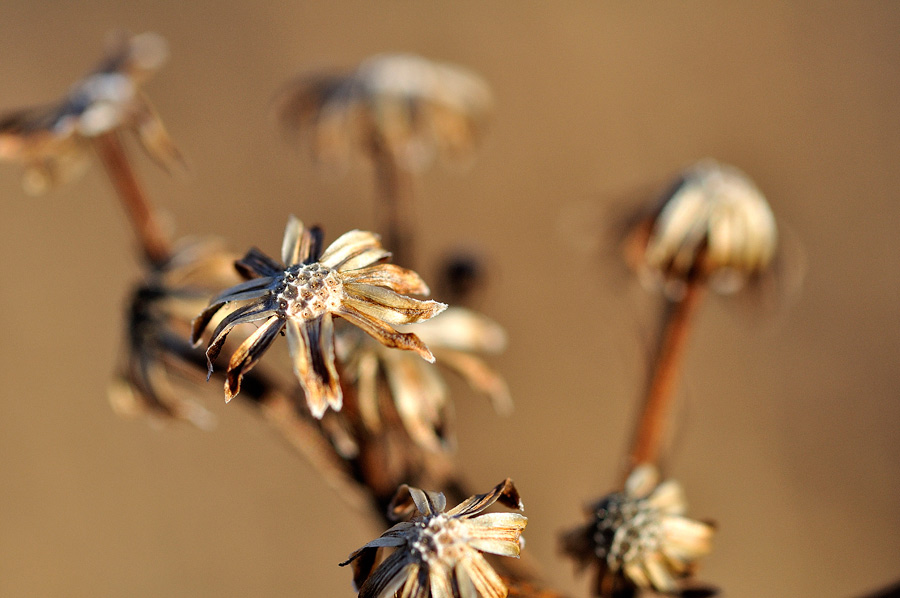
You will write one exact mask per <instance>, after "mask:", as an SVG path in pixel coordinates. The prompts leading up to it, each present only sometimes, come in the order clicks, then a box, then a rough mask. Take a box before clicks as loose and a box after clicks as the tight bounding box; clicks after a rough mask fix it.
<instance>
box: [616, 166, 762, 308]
mask: <svg viewBox="0 0 900 598" xmlns="http://www.w3.org/2000/svg"><path fill="white" fill-rule="evenodd" d="M777 237H778V233H777V227H776V225H775V218H774V216H773V215H772V211H771V209H770V208H769V205H768V203H767V202H766V199H765V197H763V195H762V193H761V192H760V191H759V189H757V187H756V186H755V185H754V184H753V182H752V181H750V179H749V178H747V176H746V175H744V174H743V173H741V172H740V171H739V170H737V169H736V168H733V167H730V166H725V165H721V164H718V163H716V162H713V161H711V160H707V161H703V162H700V163H698V164H697V165H695V166H693V167H691V168H689V169H688V170H687V171H685V172H684V174H683V175H682V176H681V178H680V179H679V180H678V182H677V183H676V184H675V185H674V186H673V188H672V189H671V190H670V191H669V192H668V193H666V194H665V195H664V196H663V198H662V201H661V202H660V204H659V206H658V207H657V209H656V210H655V212H654V213H653V214H651V216H650V217H649V218H645V219H643V220H641V221H640V222H639V223H638V225H637V226H636V227H635V228H634V230H633V232H632V234H631V235H630V236H629V238H628V240H627V244H626V257H627V258H628V261H629V263H630V264H631V265H632V267H633V268H634V269H635V270H637V272H638V273H639V275H640V276H641V278H642V280H644V281H645V282H647V283H649V284H651V285H653V286H661V287H662V288H663V290H664V292H665V293H666V295H667V296H668V297H669V298H671V299H678V298H680V297H681V295H682V294H683V293H684V289H685V288H686V286H687V285H688V284H692V283H708V284H709V285H710V286H711V287H712V288H713V289H714V290H716V291H718V292H720V293H723V294H730V293H733V292H735V291H737V290H739V289H741V288H742V287H743V286H744V285H745V283H747V281H749V280H751V279H754V278H756V277H758V276H759V275H760V274H762V273H763V272H764V271H765V270H766V268H768V267H769V265H770V264H771V262H772V259H773V258H774V256H775V250H776V245H777Z"/></svg>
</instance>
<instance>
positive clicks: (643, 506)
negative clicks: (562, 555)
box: [563, 465, 715, 596]
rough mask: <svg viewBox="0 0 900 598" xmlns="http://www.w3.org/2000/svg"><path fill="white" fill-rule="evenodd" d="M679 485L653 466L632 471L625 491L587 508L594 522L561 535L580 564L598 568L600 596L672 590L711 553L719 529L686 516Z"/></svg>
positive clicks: (643, 466) (570, 554) (567, 548)
mask: <svg viewBox="0 0 900 598" xmlns="http://www.w3.org/2000/svg"><path fill="white" fill-rule="evenodd" d="M685 511H686V503H685V499H684V492H683V491H682V489H681V485H680V484H679V483H678V482H676V481H674V480H667V481H665V482H663V483H661V484H660V483H659V474H658V472H657V471H656V468H654V467H653V466H651V465H641V466H639V467H637V468H636V469H635V470H634V471H632V472H631V475H629V476H628V480H627V481H626V482H625V489H624V491H622V492H614V493H612V494H609V495H607V496H604V497H603V498H601V499H600V500H598V501H596V502H595V503H594V504H592V505H591V506H590V508H589V511H588V516H589V517H590V518H591V521H590V522H589V523H588V524H587V525H585V526H583V527H579V528H577V529H575V530H572V531H571V532H569V533H567V534H566V535H565V536H563V550H564V551H565V552H566V554H567V555H568V556H570V557H571V558H572V559H574V560H575V561H576V563H578V565H579V566H580V568H582V569H584V568H586V567H592V568H595V569H596V572H595V573H596V583H595V586H594V591H595V593H596V595H597V596H622V595H629V594H631V593H633V591H634V589H635V588H640V589H644V590H649V589H653V590H656V591H658V592H664V593H668V594H674V593H678V592H679V591H680V589H681V588H680V585H679V580H681V579H682V578H684V577H686V576H687V575H688V574H690V573H692V572H693V569H694V563H695V561H697V559H699V558H700V557H702V556H705V555H706V554H708V553H709V551H710V549H711V539H712V535H713V532H714V530H715V528H714V527H713V526H712V525H711V524H710V523H706V522H702V521H697V520H694V519H689V518H688V517H685V515H684V513H685Z"/></svg>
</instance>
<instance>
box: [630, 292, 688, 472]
mask: <svg viewBox="0 0 900 598" xmlns="http://www.w3.org/2000/svg"><path fill="white" fill-rule="evenodd" d="M703 291H704V287H703V284H702V283H700V282H689V283H688V285H687V288H686V290H685V294H684V296H683V297H682V298H681V299H680V300H678V301H667V303H666V310H665V313H664V315H663V327H662V331H661V334H660V338H659V344H658V351H657V353H656V359H655V360H654V366H653V368H654V369H653V373H652V374H651V377H650V382H649V384H648V386H647V391H646V394H645V399H644V406H643V410H642V412H641V415H640V418H639V419H638V424H637V427H636V430H635V435H634V440H633V441H632V444H631V447H632V448H631V454H630V455H629V459H628V468H627V470H626V472H625V477H627V476H628V473H630V472H631V470H632V469H634V467H636V466H637V465H640V464H642V463H656V462H657V461H658V459H659V454H660V449H661V446H662V441H663V434H664V431H665V424H666V421H667V420H668V416H669V412H670V407H671V403H672V398H673V397H674V396H675V389H676V387H677V382H678V374H679V370H680V368H681V363H682V359H683V357H684V350H685V347H686V345H687V337H688V333H689V332H690V327H691V322H692V317H693V315H694V313H695V312H696V310H697V307H698V306H699V304H700V301H701V300H702V298H703Z"/></svg>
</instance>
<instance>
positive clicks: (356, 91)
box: [279, 54, 493, 171]
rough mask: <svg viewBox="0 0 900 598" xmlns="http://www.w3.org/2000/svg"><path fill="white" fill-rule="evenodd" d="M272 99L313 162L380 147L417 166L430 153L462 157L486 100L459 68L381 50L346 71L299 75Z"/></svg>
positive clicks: (481, 121) (484, 114)
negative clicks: (302, 135) (299, 135)
mask: <svg viewBox="0 0 900 598" xmlns="http://www.w3.org/2000/svg"><path fill="white" fill-rule="evenodd" d="M279 103H280V110H279V112H280V116H281V119H282V121H283V122H284V124H285V126H286V127H287V128H288V129H290V130H293V131H298V132H303V133H306V134H307V135H308V137H309V140H310V146H311V148H312V152H313V155H314V156H315V157H316V158H317V159H320V160H322V161H325V162H329V163H333V164H338V165H346V164H347V163H348V162H349V161H350V158H352V157H356V156H363V157H372V153H373V152H377V151H387V152H388V153H389V154H390V155H391V156H392V157H393V159H394V160H395V161H396V163H397V164H399V165H400V166H401V167H403V168H405V169H406V170H408V171H419V170H422V169H423V168H424V167H426V166H428V165H429V164H430V163H431V162H432V160H433V158H434V156H435V155H437V154H441V155H442V156H444V157H446V158H450V159H459V158H462V157H465V156H467V155H469V154H470V153H471V151H472V149H473V148H474V146H475V145H476V144H477V143H478V141H479V140H480V137H481V134H482V132H483V130H484V128H485V124H486V121H487V119H488V116H489V113H490V111H491V108H492V103H493V100H492V97H491V92H490V89H489V88H488V86H487V84H486V83H485V82H484V81H483V80H482V79H481V78H480V77H478V76H477V75H475V74H474V73H472V72H470V71H468V70H467V69H464V68H462V67H459V66H456V65H451V64H445V63H439V62H432V61H429V60H426V59H424V58H421V57H419V56H414V55H411V54H383V55H379V56H374V57H372V58H370V59H368V60H366V61H365V62H363V63H362V64H360V66H359V67H358V68H357V69H356V70H355V71H353V72H351V73H350V74H346V75H332V74H320V75H310V76H306V77H302V78H300V79H299V80H298V81H296V82H295V83H292V84H290V85H289V86H288V87H287V88H286V90H285V91H284V92H282V95H281V98H280V101H279Z"/></svg>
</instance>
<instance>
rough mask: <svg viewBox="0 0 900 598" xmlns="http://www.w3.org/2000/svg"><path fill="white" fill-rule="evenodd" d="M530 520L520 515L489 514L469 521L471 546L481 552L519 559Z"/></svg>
mask: <svg viewBox="0 0 900 598" xmlns="http://www.w3.org/2000/svg"><path fill="white" fill-rule="evenodd" d="M527 523H528V518H527V517H525V516H524V515H520V514H518V513H488V514H486V515H479V516H478V517H473V518H471V519H470V520H469V528H468V529H469V536H470V537H471V538H472V540H471V541H470V542H469V546H471V547H472V548H474V549H476V550H480V551H481V552H490V553H493V554H499V555H502V556H512V557H518V556H519V551H520V550H521V546H520V545H519V539H520V537H521V535H522V530H523V529H525V525H527Z"/></svg>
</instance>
